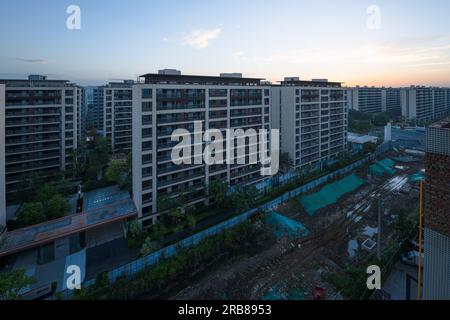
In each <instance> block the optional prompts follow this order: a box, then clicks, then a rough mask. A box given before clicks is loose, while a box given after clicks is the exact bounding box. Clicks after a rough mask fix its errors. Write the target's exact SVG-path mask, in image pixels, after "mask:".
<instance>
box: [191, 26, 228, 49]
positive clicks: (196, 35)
mask: <svg viewBox="0 0 450 320" xmlns="http://www.w3.org/2000/svg"><path fill="white" fill-rule="evenodd" d="M221 33H222V28H215V29H208V30H205V29H196V30H192V31H191V32H190V33H189V34H186V35H184V36H183V45H187V46H191V47H194V48H196V49H204V48H206V47H208V46H209V42H210V41H211V40H213V39H216V38H217V37H219V36H220V34H221Z"/></svg>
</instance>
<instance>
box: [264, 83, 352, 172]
mask: <svg viewBox="0 0 450 320" xmlns="http://www.w3.org/2000/svg"><path fill="white" fill-rule="evenodd" d="M347 118H348V107H347V89H346V88H342V87H341V83H338V82H328V81H327V80H312V81H302V80H300V79H299V78H296V77H291V78H285V80H284V81H282V82H281V85H279V86H273V87H272V128H275V129H280V130H281V152H282V153H288V154H289V158H290V160H291V162H292V164H293V165H294V166H295V168H301V167H306V166H311V165H312V166H317V165H320V164H323V163H326V162H328V161H329V160H330V159H333V158H334V157H336V156H337V155H338V154H339V153H341V152H343V151H346V150H347V130H348V129H347V128H348V123H347V122H348V119H347Z"/></svg>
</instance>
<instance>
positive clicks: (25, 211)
mask: <svg viewBox="0 0 450 320" xmlns="http://www.w3.org/2000/svg"><path fill="white" fill-rule="evenodd" d="M17 220H18V224H19V227H22V228H24V227H27V226H32V225H35V224H38V223H42V222H45V221H46V220H47V217H46V215H45V213H44V206H43V205H42V203H40V202H30V203H25V204H24V205H23V208H22V210H21V211H20V213H19V215H18V216H17Z"/></svg>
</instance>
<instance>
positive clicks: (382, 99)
mask: <svg viewBox="0 0 450 320" xmlns="http://www.w3.org/2000/svg"><path fill="white" fill-rule="evenodd" d="M348 105H349V109H350V110H356V111H361V112H366V113H381V112H389V113H390V114H394V115H400V114H401V103H400V89H399V88H384V87H381V88H380V87H355V88H351V89H349V90H348Z"/></svg>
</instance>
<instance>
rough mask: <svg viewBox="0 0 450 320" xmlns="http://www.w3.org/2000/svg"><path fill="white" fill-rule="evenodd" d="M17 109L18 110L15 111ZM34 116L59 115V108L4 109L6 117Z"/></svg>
mask: <svg viewBox="0 0 450 320" xmlns="http://www.w3.org/2000/svg"><path fill="white" fill-rule="evenodd" d="M16 110H19V111H16ZM36 116H57V117H59V116H61V111H60V110H59V108H47V109H44V108H38V109H12V110H6V119H9V118H22V117H36Z"/></svg>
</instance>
